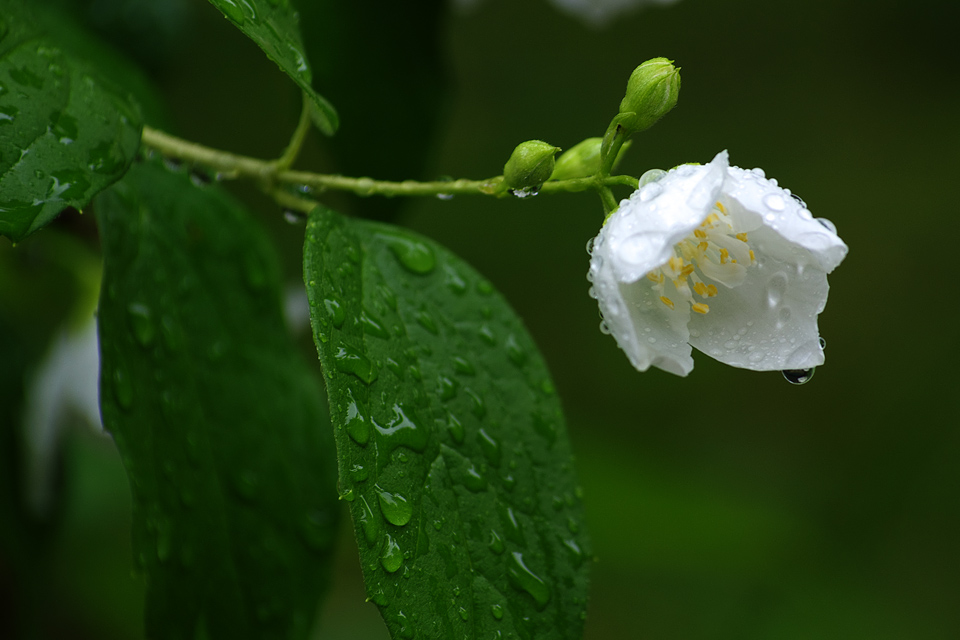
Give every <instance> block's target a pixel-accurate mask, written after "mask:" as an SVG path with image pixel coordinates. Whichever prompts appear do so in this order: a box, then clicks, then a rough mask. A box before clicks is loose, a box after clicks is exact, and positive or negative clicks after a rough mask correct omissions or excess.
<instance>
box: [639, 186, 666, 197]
mask: <svg viewBox="0 0 960 640" xmlns="http://www.w3.org/2000/svg"><path fill="white" fill-rule="evenodd" d="M662 192H663V187H662V186H661V185H660V183H658V182H649V183H647V184H645V185H644V186H642V187H641V188H640V201H641V202H648V201H650V200H653V199H654V198H656V197H657V196H659V195H660V194H661V193H662Z"/></svg>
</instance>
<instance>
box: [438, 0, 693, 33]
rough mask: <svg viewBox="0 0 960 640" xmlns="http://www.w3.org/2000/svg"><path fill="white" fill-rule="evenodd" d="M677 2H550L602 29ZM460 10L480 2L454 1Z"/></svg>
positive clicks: (563, 0) (551, 0)
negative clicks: (622, 18) (626, 16)
mask: <svg viewBox="0 0 960 640" xmlns="http://www.w3.org/2000/svg"><path fill="white" fill-rule="evenodd" d="M676 1H677V0H550V2H551V3H552V4H553V5H554V6H556V7H557V9H559V10H560V11H563V12H564V13H568V14H570V15H572V16H575V17H577V18H580V19H581V20H583V21H584V22H587V23H589V24H591V25H593V26H596V27H601V26H604V25H606V24H607V23H609V22H610V21H611V20H612V19H613V18H615V17H616V16H618V15H620V14H623V13H629V12H630V11H633V10H635V9H639V8H640V7H643V6H646V5H668V4H673V3H674V2H676ZM454 4H455V5H457V7H458V8H460V9H473V8H474V7H476V5H478V4H480V0H454Z"/></svg>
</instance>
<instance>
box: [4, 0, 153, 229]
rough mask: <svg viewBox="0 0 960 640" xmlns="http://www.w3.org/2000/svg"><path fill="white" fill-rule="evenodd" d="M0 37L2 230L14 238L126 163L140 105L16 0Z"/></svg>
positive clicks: (80, 200)
mask: <svg viewBox="0 0 960 640" xmlns="http://www.w3.org/2000/svg"><path fill="white" fill-rule="evenodd" d="M2 13H3V16H4V19H5V21H6V24H7V33H6V34H5V35H4V37H3V38H2V39H0V235H4V236H6V237H8V238H10V239H11V240H13V241H14V242H17V241H19V240H21V239H23V238H25V237H26V236H28V235H30V234H31V233H33V232H34V231H36V230H38V229H40V228H42V227H43V226H45V225H46V224H48V223H49V222H50V221H52V220H53V219H54V218H56V216H57V215H58V214H59V213H60V212H61V211H63V210H64V209H66V208H67V207H76V208H80V207H83V206H85V205H86V204H87V203H88V202H89V201H90V199H91V198H92V197H93V196H94V195H95V194H96V193H97V192H99V191H101V190H102V189H104V188H106V187H108V186H109V185H111V184H113V182H115V181H116V180H117V179H118V178H119V177H120V176H122V175H123V173H124V172H125V171H126V170H127V168H128V167H129V165H130V163H131V161H132V160H133V157H134V155H135V154H136V151H137V148H138V146H139V144H140V124H141V123H140V113H139V109H138V107H137V105H136V103H135V102H134V101H133V99H132V98H131V97H130V96H129V94H128V93H127V92H126V91H124V90H123V89H121V88H119V87H117V86H116V85H114V84H112V83H111V82H110V81H109V80H106V79H104V78H103V77H101V76H100V75H99V74H98V72H97V71H96V70H95V69H94V68H93V67H92V66H90V65H87V64H85V63H84V61H83V60H82V59H81V58H79V57H78V56H76V55H73V54H72V53H71V52H69V51H67V50H66V49H65V48H64V47H63V46H62V43H61V42H60V39H59V38H54V37H51V36H49V35H48V34H47V30H46V27H45V26H44V25H45V24H46V23H45V22H44V21H42V20H40V19H38V17H37V16H36V15H34V14H33V10H32V9H27V7H26V4H25V3H23V2H22V1H21V0H7V1H6V2H4V7H3V11H2Z"/></svg>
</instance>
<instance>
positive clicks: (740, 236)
mask: <svg viewBox="0 0 960 640" xmlns="http://www.w3.org/2000/svg"><path fill="white" fill-rule="evenodd" d="M737 240H739V241H740V242H746V241H747V234H746V233H738V234H737Z"/></svg>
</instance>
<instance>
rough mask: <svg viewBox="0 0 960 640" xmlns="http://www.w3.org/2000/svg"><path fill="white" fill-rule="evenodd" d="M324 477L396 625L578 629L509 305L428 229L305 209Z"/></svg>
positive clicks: (565, 456) (568, 560)
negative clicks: (327, 440) (324, 419)
mask: <svg viewBox="0 0 960 640" xmlns="http://www.w3.org/2000/svg"><path fill="white" fill-rule="evenodd" d="M304 261H305V263H304V274H305V280H306V282H307V292H308V296H309V298H310V313H311V320H312V323H313V329H314V338H315V341H316V343H317V347H318V350H319V353H320V359H321V362H322V364H323V367H324V370H325V372H326V375H327V376H328V380H327V388H328V391H329V395H330V401H331V403H330V404H331V406H330V409H331V416H332V418H333V423H334V428H335V437H336V441H337V451H338V455H339V457H340V488H341V492H342V494H341V495H342V497H343V499H344V500H347V501H349V503H350V510H351V513H352V515H353V519H354V524H355V527H356V535H357V540H358V545H359V548H360V560H361V565H362V568H363V572H364V577H365V579H366V584H367V590H368V594H369V596H370V598H371V599H372V600H373V601H374V602H376V603H377V604H378V605H379V606H380V609H381V613H382V615H383V616H384V619H385V620H386V623H387V626H388V628H389V629H390V632H391V634H392V635H393V636H394V637H395V638H411V637H414V636H413V634H414V633H416V634H417V636H418V637H423V638H469V639H471V640H472V639H475V638H476V639H483V640H488V639H489V638H500V637H502V638H509V637H516V638H525V639H526V638H550V639H573V638H579V637H580V636H581V635H582V630H583V616H584V610H585V607H586V596H587V593H586V590H587V575H586V574H587V565H588V564H589V563H588V561H587V560H588V558H589V548H588V541H587V537H586V533H585V531H584V530H583V510H582V506H581V501H580V496H579V489H578V486H577V480H576V476H575V472H574V468H573V460H572V458H571V454H570V445H569V442H568V440H567V435H566V431H565V426H564V420H563V415H562V413H561V410H560V404H559V401H558V399H557V396H556V394H555V392H554V388H553V385H552V383H551V381H550V376H549V373H548V371H547V368H546V366H545V364H544V362H543V358H542V357H541V356H540V354H539V352H538V350H537V348H536V346H535V345H534V344H533V341H532V340H531V338H530V336H529V335H528V334H527V332H526V330H525V329H524V327H523V325H522V323H521V322H520V320H519V319H518V318H517V317H516V315H515V314H514V312H513V311H512V310H511V309H510V307H509V306H508V305H507V303H506V301H505V300H504V299H503V298H502V297H501V296H500V295H499V294H498V293H497V292H496V291H494V289H493V287H492V286H491V285H490V283H489V282H488V281H486V280H484V279H483V278H482V277H481V276H480V275H479V274H477V273H476V272H475V271H474V270H473V269H472V268H470V267H469V266H468V265H466V264H465V263H464V262H463V261H461V260H460V259H458V258H457V257H456V256H454V255H453V254H451V253H450V252H449V251H447V250H445V249H444V248H442V247H441V246H439V245H437V244H436V243H434V242H431V241H430V240H427V239H425V238H422V237H420V236H417V235H415V234H413V233H410V232H407V231H404V230H401V229H399V228H397V227H392V226H389V225H384V224H377V223H371V222H365V221H359V220H351V219H346V218H344V217H342V216H340V215H338V214H336V213H333V212H330V211H325V210H322V209H319V208H318V209H317V210H316V211H315V212H314V213H313V214H312V215H311V217H310V221H309V223H308V228H307V241H306V247H305V251H304Z"/></svg>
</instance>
